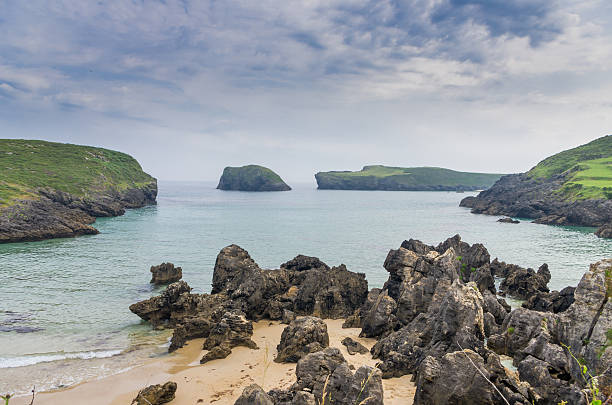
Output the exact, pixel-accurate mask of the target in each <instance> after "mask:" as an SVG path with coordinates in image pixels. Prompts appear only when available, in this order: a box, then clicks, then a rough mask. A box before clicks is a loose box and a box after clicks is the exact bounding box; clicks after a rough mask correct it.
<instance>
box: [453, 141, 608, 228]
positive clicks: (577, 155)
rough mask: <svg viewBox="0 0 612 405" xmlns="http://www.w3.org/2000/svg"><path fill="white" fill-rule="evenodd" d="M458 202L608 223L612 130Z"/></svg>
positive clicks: (572, 221)
mask: <svg viewBox="0 0 612 405" xmlns="http://www.w3.org/2000/svg"><path fill="white" fill-rule="evenodd" d="M460 205H461V206H462V207H468V208H471V209H472V212H473V213H476V214H489V215H509V216H514V217H522V218H531V219H535V222H538V223H543V224H553V225H577V226H591V227H601V228H604V227H606V226H609V224H610V222H611V221H612V135H608V136H604V137H602V138H599V139H596V140H594V141H592V142H589V143H587V144H586V145H582V146H578V147H576V148H573V149H569V150H566V151H563V152H560V153H557V154H555V155H553V156H550V157H548V158H546V159H544V160H542V161H541V162H540V163H538V164H537V165H536V166H535V167H533V168H532V169H531V170H529V171H528V172H526V173H521V174H513V175H509V176H504V177H502V178H501V179H500V180H499V181H498V182H497V183H495V185H494V186H493V187H491V188H490V189H489V190H486V191H483V192H482V193H480V194H479V195H478V196H476V197H467V198H465V199H464V200H463V201H461V204H460ZM602 233H603V232H598V235H601V234H602Z"/></svg>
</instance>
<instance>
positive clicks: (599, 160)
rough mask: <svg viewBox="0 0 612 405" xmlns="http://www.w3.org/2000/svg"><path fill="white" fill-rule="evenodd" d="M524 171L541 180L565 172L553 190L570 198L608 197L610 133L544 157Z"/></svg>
mask: <svg viewBox="0 0 612 405" xmlns="http://www.w3.org/2000/svg"><path fill="white" fill-rule="evenodd" d="M527 174H528V175H529V176H530V177H532V178H534V179H544V180H546V179H550V178H552V177H554V176H556V175H560V174H565V175H566V181H565V182H564V183H563V185H562V186H561V188H559V190H557V191H558V192H559V193H560V194H562V195H563V196H566V197H569V198H572V199H597V198H603V199H612V135H608V136H604V137H602V138H599V139H596V140H594V141H592V142H590V143H587V144H586V145H582V146H579V147H577V148H573V149H569V150H566V151H563V152H561V153H557V154H556V155H553V156H551V157H549V158H546V159H544V160H543V161H541V162H540V163H538V164H537V165H536V166H535V167H534V168H533V169H531V170H530V171H529V172H527Z"/></svg>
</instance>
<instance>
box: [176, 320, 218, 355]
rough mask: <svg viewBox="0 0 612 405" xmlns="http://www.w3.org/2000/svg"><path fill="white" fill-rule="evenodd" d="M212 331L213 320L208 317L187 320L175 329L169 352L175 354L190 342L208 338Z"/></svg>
mask: <svg viewBox="0 0 612 405" xmlns="http://www.w3.org/2000/svg"><path fill="white" fill-rule="evenodd" d="M210 329H211V319H210V318H207V317H190V318H186V319H185V320H184V321H183V322H182V323H181V324H180V325H177V326H176V327H175V328H174V332H173V334H172V339H171V340H170V347H169V348H168V351H169V352H173V351H175V350H176V349H178V348H181V347H183V346H184V345H185V343H186V342H187V341H188V340H191V339H197V338H203V337H208V334H209V333H210Z"/></svg>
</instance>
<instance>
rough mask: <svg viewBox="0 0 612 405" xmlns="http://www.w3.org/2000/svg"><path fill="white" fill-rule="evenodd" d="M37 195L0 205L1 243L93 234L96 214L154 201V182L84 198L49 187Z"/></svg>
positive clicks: (109, 213) (120, 212)
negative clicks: (3, 205)
mask: <svg viewBox="0 0 612 405" xmlns="http://www.w3.org/2000/svg"><path fill="white" fill-rule="evenodd" d="M37 193H38V198H37V199H33V200H21V201H19V202H18V203H16V204H14V205H11V206H8V207H4V208H2V207H0V243H8V242H27V241H37V240H43V239H52V238H67V237H73V236H80V235H94V234H97V233H98V230H97V229H96V228H94V227H93V226H92V225H91V224H93V223H94V222H95V221H96V218H97V217H115V216H119V215H123V214H124V213H125V210H126V209H128V208H140V207H143V206H145V205H151V204H156V197H157V182H156V181H155V180H154V179H153V181H152V182H151V183H150V184H148V185H146V186H143V187H140V188H130V189H127V190H122V191H116V190H114V189H109V190H106V191H105V192H100V193H96V194H92V195H89V196H87V197H78V196H74V195H72V194H70V193H66V192H63V191H59V190H53V189H49V188H45V189H39V190H37Z"/></svg>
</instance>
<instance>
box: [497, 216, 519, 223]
mask: <svg viewBox="0 0 612 405" xmlns="http://www.w3.org/2000/svg"><path fill="white" fill-rule="evenodd" d="M497 222H502V223H505V224H520V223H521V221H517V220H516V219H512V218H509V217H505V218H500V219H498V220H497Z"/></svg>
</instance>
